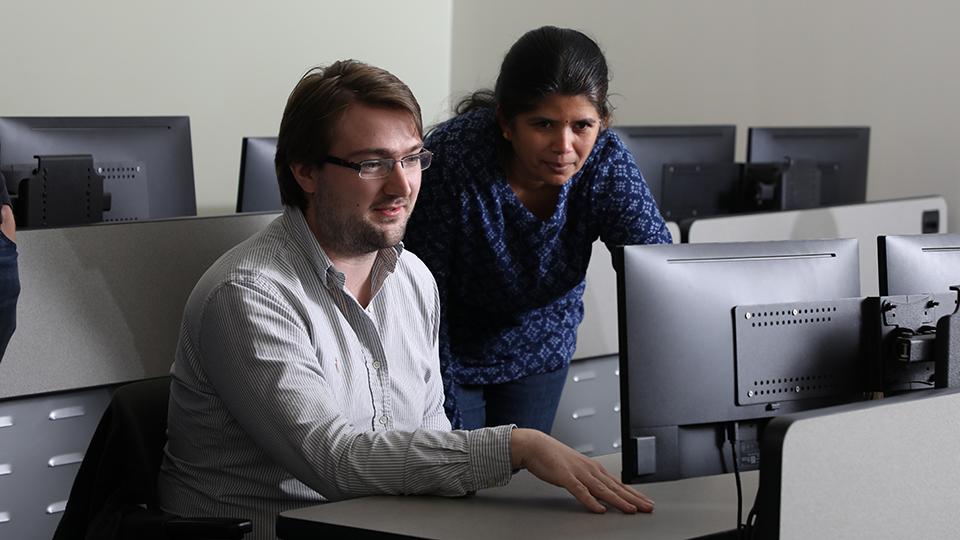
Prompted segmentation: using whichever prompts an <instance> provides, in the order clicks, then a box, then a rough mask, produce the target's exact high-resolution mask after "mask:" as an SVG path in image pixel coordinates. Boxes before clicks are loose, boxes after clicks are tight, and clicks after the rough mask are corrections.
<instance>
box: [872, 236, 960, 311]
mask: <svg viewBox="0 0 960 540" xmlns="http://www.w3.org/2000/svg"><path fill="white" fill-rule="evenodd" d="M877 256H878V259H879V265H878V266H879V268H880V296H891V295H903V294H923V293H943V292H949V291H950V287H951V286H952V285H960V234H912V235H901V236H892V235H891V236H878V237H877Z"/></svg>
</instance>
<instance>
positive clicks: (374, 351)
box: [329, 267, 394, 431]
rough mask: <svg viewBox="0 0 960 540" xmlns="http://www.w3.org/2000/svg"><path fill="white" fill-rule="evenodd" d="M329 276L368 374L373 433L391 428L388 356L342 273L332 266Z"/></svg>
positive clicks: (378, 335) (392, 422) (375, 329)
mask: <svg viewBox="0 0 960 540" xmlns="http://www.w3.org/2000/svg"><path fill="white" fill-rule="evenodd" d="M329 276H330V277H332V278H333V279H334V283H336V284H337V287H335V289H334V291H335V294H336V297H337V304H338V307H339V308H340V311H341V313H343V315H344V318H345V319H346V320H347V322H348V323H349V324H350V327H351V328H352V329H353V332H354V334H355V335H356V338H357V342H358V343H359V345H360V347H359V349H360V354H361V356H362V358H363V363H364V366H365V367H366V373H367V386H368V388H370V393H371V404H372V406H373V421H372V423H371V428H372V429H373V431H387V430H392V429H394V428H393V426H394V417H393V398H392V393H391V391H390V374H389V372H388V369H387V357H386V352H385V350H384V348H383V343H382V342H381V339H380V332H379V331H378V329H377V325H376V322H375V321H374V319H373V317H372V316H371V313H370V312H369V310H365V309H363V308H361V307H360V305H359V304H358V303H357V301H356V300H354V298H353V296H351V295H350V293H348V292H347V290H346V288H345V282H344V277H343V274H341V273H340V272H337V271H336V270H334V269H333V268H332V267H331V268H330V269H329Z"/></svg>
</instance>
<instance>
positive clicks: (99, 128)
mask: <svg viewBox="0 0 960 540" xmlns="http://www.w3.org/2000/svg"><path fill="white" fill-rule="evenodd" d="M80 154H84V155H90V156H91V157H92V158H93V164H94V169H95V171H96V172H97V173H98V174H99V175H101V176H103V177H104V180H103V191H104V192H105V193H109V194H110V199H111V204H110V209H109V210H108V211H106V212H104V213H103V221H131V220H144V219H158V218H171V217H180V216H194V215H196V213H197V202H196V193H195V191H194V177H193V151H192V148H191V142H190V119H189V118H188V117H186V116H166V117H161V116H155V117H6V118H0V170H2V171H3V173H4V174H5V175H6V177H7V183H8V186H12V187H16V186H18V185H19V183H20V181H21V180H22V179H23V178H25V177H27V176H29V175H30V171H31V170H33V169H35V168H36V167H37V159H36V158H35V157H34V156H66V155H80Z"/></svg>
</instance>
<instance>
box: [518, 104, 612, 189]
mask: <svg viewBox="0 0 960 540" xmlns="http://www.w3.org/2000/svg"><path fill="white" fill-rule="evenodd" d="M601 127H602V122H601V119H600V115H599V113H598V112H597V108H596V107H594V106H593V103H591V102H590V100H589V99H587V98H586V97H585V96H582V95H579V96H563V95H559V94H551V95H549V96H547V97H545V98H543V100H542V101H541V102H540V104H539V105H538V106H537V108H536V109H534V110H532V111H529V112H525V113H521V114H518V115H517V116H516V118H514V119H513V121H510V122H508V121H506V120H505V119H503V118H500V128H501V129H502V130H503V136H504V138H505V139H507V140H508V141H510V144H511V145H513V158H512V160H511V162H510V163H509V164H508V168H509V170H508V176H509V177H510V181H511V182H514V183H519V184H521V185H523V186H525V187H527V188H537V187H546V186H555V187H556V186H562V185H563V184H565V183H566V182H567V180H570V177H572V176H573V175H574V174H576V173H577V171H579V170H580V169H582V168H583V163H584V162H585V161H586V159H587V156H589V155H590V151H591V150H593V145H594V143H596V142H597V135H599V133H600V128H601Z"/></svg>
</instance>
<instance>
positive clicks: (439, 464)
mask: <svg viewBox="0 0 960 540" xmlns="http://www.w3.org/2000/svg"><path fill="white" fill-rule="evenodd" d="M371 282H372V292H373V299H372V300H371V302H370V304H369V306H368V307H367V308H366V309H364V308H363V307H361V306H360V305H359V304H358V303H357V301H356V300H355V299H354V297H353V296H352V295H351V294H350V293H349V292H348V291H347V290H346V289H345V287H344V276H343V274H342V273H340V272H338V271H337V270H336V269H335V268H334V267H333V265H332V264H331V262H330V260H329V258H327V256H326V255H325V254H324V252H323V250H322V249H321V248H320V246H319V244H318V243H317V241H316V239H315V237H314V236H313V234H312V232H311V231H310V229H309V227H308V226H307V223H306V220H305V219H304V216H303V214H302V213H301V211H300V210H298V209H294V208H290V207H288V208H286V209H285V210H284V213H283V215H282V216H280V217H279V218H277V220H275V221H274V222H273V223H271V224H270V225H269V226H268V227H267V228H266V229H265V230H264V231H262V232H260V233H258V234H256V235H254V236H253V237H251V238H250V239H248V240H247V241H245V242H243V243H242V244H240V245H239V246H237V247H235V248H234V249H232V250H231V251H229V252H227V253H226V254H225V255H224V256H223V257H221V258H220V259H219V260H218V261H217V262H216V263H214V265H213V266H212V267H211V268H210V269H209V270H208V271H207V272H206V273H205V274H204V276H203V277H202V278H201V279H200V282H199V283H198V284H197V286H196V287H195V288H194V290H193V293H192V294H191V295H190V298H189V300H188V301H187V306H186V308H185V310H184V316H183V325H182V328H181V333H180V341H179V344H178V346H177V354H176V359H175V362H174V364H173V367H172V368H171V374H172V376H173V383H172V385H171V394H170V408H169V419H168V442H167V446H166V449H165V456H164V461H163V465H162V467H161V474H160V478H159V491H160V501H161V505H162V507H163V508H164V509H165V510H167V511H170V512H173V513H176V514H181V515H199V516H231V517H247V518H250V519H252V520H253V522H254V538H271V537H273V530H274V522H275V519H276V515H277V514H278V513H279V512H282V511H284V510H288V509H291V508H297V507H301V506H306V505H309V504H313V503H318V502H322V501H325V500H326V501H330V500H337V499H344V498H348V497H356V496H361V495H370V494H413V493H433V494H441V495H463V494H465V493H468V492H470V491H474V490H477V489H480V488H484V487H491V486H496V485H503V484H505V483H507V482H508V481H509V479H510V446H509V441H510V429H511V426H501V427H497V428H485V429H480V430H475V431H450V423H449V422H448V421H447V418H446V416H445V415H444V412H443V384H442V381H441V379H440V367H439V360H438V351H437V336H438V331H439V320H440V306H439V299H438V295H437V289H436V285H435V283H434V280H433V277H432V276H431V274H430V272H429V270H427V268H426V267H425V266H424V265H423V263H421V262H420V260H419V259H418V258H417V257H416V256H415V255H413V254H412V253H410V252H405V251H403V249H402V247H400V246H397V247H396V248H388V249H383V250H381V251H380V252H379V253H378V254H377V258H376V262H375V263H374V267H373V273H372V276H371Z"/></svg>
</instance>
